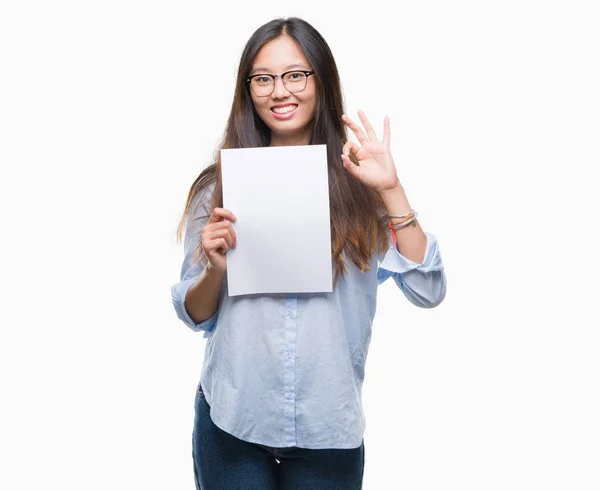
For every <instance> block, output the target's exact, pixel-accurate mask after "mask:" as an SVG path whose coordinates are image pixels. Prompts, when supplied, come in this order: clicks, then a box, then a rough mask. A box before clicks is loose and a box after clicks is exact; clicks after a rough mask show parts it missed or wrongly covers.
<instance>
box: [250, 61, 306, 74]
mask: <svg viewBox="0 0 600 490" xmlns="http://www.w3.org/2000/svg"><path fill="white" fill-rule="evenodd" d="M290 68H304V69H305V70H307V68H306V65H305V64H304V63H294V64H293V65H288V66H286V67H285V69H286V70H289V69H290ZM268 72H269V69H268V68H265V67H264V66H256V67H254V68H252V71H251V72H250V75H254V74H255V73H268Z"/></svg>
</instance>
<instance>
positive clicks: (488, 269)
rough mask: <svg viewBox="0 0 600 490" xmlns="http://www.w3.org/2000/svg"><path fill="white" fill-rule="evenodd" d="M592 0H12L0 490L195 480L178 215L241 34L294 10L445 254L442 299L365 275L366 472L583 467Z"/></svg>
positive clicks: (593, 452) (576, 475) (539, 482)
mask: <svg viewBox="0 0 600 490" xmlns="http://www.w3.org/2000/svg"><path fill="white" fill-rule="evenodd" d="M592 5H593V2H582V1H571V2H566V1H562V2H559V1H556V2H541V1H531V0H520V1H513V0H508V1H502V2H500V1H489V2H476V1H465V0H459V1H456V2H442V1H422V2H396V3H394V4H392V3H391V2H390V3H388V2H384V1H379V0H373V1H369V2H363V3H360V4H355V3H352V2H350V3H338V4H335V5H326V4H325V3H324V2H322V1H318V2H317V1H308V0H303V1H301V2H273V1H266V0H265V1H258V2H256V1H255V2H237V3H231V2H218V3H210V4H206V3H203V2H192V1H177V0H171V1H169V2H166V1H145V2H142V1H134V0H119V1H112V0H109V1H103V2H76V1H64V0H58V1H56V2H39V1H38V2H32V1H19V2H17V1H8V2H3V3H2V6H1V7H0V72H1V76H0V124H1V126H0V151H1V154H0V158H1V172H2V174H1V178H0V199H1V203H0V204H1V206H0V213H2V216H1V218H2V222H1V223H2V224H1V226H2V228H3V233H2V236H3V238H2V253H1V254H0V265H1V271H2V274H1V277H2V297H3V299H2V308H0V324H1V330H0V335H1V339H0V376H1V385H0V386H1V387H2V400H3V401H2V404H1V405H0V410H1V411H2V414H1V418H0V460H1V461H2V471H0V487H1V488H4V489H11V490H16V489H31V488H61V489H65V490H66V489H82V488H86V489H105V488H114V489H134V488H140V489H141V488H144V489H190V490H191V489H193V488H194V483H193V477H192V459H191V432H192V423H193V401H194V391H195V388H196V385H197V382H198V379H199V376H200V370H201V366H202V358H203V352H204V346H205V339H203V338H202V335H201V334H196V333H194V332H192V331H191V330H189V329H188V328H187V327H186V326H185V325H184V324H183V323H181V322H180V321H179V320H178V319H177V318H176V316H175V312H174V310H173V308H172V304H171V298H170V286H171V284H174V283H175V282H177V281H178V280H179V270H180V267H181V261H182V259H183V249H182V246H181V245H180V244H178V243H176V240H175V231H176V226H177V222H178V220H179V218H180V216H181V212H182V211H183V206H184V204H185V198H186V196H187V192H188V190H189V187H190V185H191V184H192V182H193V180H194V179H195V177H196V176H197V175H198V174H199V173H200V171H201V170H202V169H203V168H204V167H205V166H206V165H208V164H209V163H210V158H211V156H212V154H213V151H214V149H215V148H216V144H217V142H218V140H219V139H220V137H221V134H222V131H223V129H224V125H225V122H226V118H227V116H228V114H229V111H230V108H231V101H232V94H233V86H234V81H235V74H236V69H237V63H238V61H239V57H240V55H241V51H242V49H243V46H244V44H245V42H246V40H247V39H248V37H249V36H250V35H251V34H252V32H253V31H254V30H255V29H256V28H258V27H259V26H260V25H262V24H263V23H265V22H267V21H269V20H271V19H273V18H275V17H279V16H292V15H297V16H300V17H302V18H304V19H305V20H307V21H308V22H310V23H312V24H313V25H314V27H316V28H317V29H318V30H319V31H320V32H321V33H322V34H323V36H324V37H325V39H326V40H327V41H328V43H329V45H330V47H331V49H332V51H333V53H334V56H335V58H336V61H337V65H338V68H339V71H340V75H341V79H342V83H343V90H344V95H345V100H346V108H347V111H348V114H349V115H350V117H352V118H354V119H355V120H358V119H357V115H356V112H357V111H358V110H359V109H362V110H364V111H365V113H366V114H367V117H368V118H369V119H370V121H371V122H372V124H373V125H374V127H375V128H376V130H377V131H378V134H380V135H381V133H382V130H383V118H384V116H385V115H388V116H389V117H390V121H391V144H392V154H393V157H394V160H395V162H396V166H397V169H398V174H399V177H400V180H401V182H402V183H403V184H404V187H405V189H406V192H407V195H408V197H409V200H410V202H411V204H412V206H413V207H414V208H415V209H417V210H418V211H419V214H420V216H419V218H420V221H421V224H422V226H423V227H424V229H426V230H427V231H429V232H431V233H433V234H434V235H436V236H437V238H438V240H439V244H440V248H441V251H442V256H443V260H444V263H445V266H446V272H447V277H448V294H447V297H446V299H445V301H444V303H442V304H441V305H440V306H439V307H437V308H435V309H432V310H420V309H418V308H416V307H414V306H412V305H411V304H410V303H409V302H408V301H407V300H406V299H405V298H404V297H403V296H402V294H401V292H400V290H399V289H398V288H397V287H396V285H395V284H394V283H393V281H391V280H390V281H388V282H387V283H385V284H384V285H382V286H381V287H380V290H379V298H378V310H377V316H376V319H375V323H374V325H373V336H372V341H371V346H370V352H369V357H368V360H367V366H366V378H365V385H364V405H365V411H366V417H367V430H366V434H365V448H366V466H365V480H364V488H365V489H367V490H380V489H381V490H387V489H390V490H395V489H406V490H430V489H431V490H432V489H435V490H439V489H450V488H460V489H461V490H481V489H486V490H495V489H502V490H504V489H508V488H510V489H524V490H525V489H527V490H529V489H534V488H535V489H537V488H540V489H541V488H543V489H574V488H576V489H578V490H587V489H590V490H591V489H597V488H600V474H599V473H598V461H600V447H599V446H598V440H599V439H600V422H599V418H598V413H600V397H599V393H598V387H599V373H600V361H599V360H598V351H599V347H600V345H599V343H600V342H599V341H600V334H599V333H598V327H599V326H600V322H599V318H598V313H597V308H596V307H595V306H594V304H595V300H596V296H597V293H598V284H597V283H598V259H597V245H598V224H597V217H596V213H597V211H598V209H599V208H600V207H599V206H598V200H597V197H596V180H595V178H593V175H595V174H594V173H593V172H594V170H595V169H596V168H597V167H598V164H599V163H600V158H599V148H598V136H599V134H600V133H599V129H600V127H599V126H600V124H599V118H598V114H599V113H600V112H599V109H600V103H599V102H600V101H599V92H598V87H600V77H599V64H598V59H599V57H598V54H599V53H598V46H600V39H599V34H598V21H599V19H598V15H597V12H596V11H595V10H594V9H593V8H592Z"/></svg>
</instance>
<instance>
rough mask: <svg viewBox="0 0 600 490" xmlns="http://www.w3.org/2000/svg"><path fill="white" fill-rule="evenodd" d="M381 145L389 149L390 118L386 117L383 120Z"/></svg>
mask: <svg viewBox="0 0 600 490" xmlns="http://www.w3.org/2000/svg"><path fill="white" fill-rule="evenodd" d="M383 144H384V145H385V146H386V147H387V148H389V147H390V118H389V117H387V116H385V117H384V118H383Z"/></svg>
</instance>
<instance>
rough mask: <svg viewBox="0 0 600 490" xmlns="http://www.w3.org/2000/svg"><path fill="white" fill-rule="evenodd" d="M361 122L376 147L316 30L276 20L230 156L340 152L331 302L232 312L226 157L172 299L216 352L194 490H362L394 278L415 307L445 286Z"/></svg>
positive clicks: (203, 391) (239, 303)
mask: <svg viewBox="0 0 600 490" xmlns="http://www.w3.org/2000/svg"><path fill="white" fill-rule="evenodd" d="M359 116H360V120H361V122H362V125H363V126H364V131H363V129H361V128H360V127H359V126H358V124H356V123H355V122H354V121H352V120H351V119H350V118H348V117H346V116H345V115H344V114H343V100H342V95H341V89H340V81H339V76H338V72H337V68H336V64H335V61H334V58H333V56H332V54H331V51H330V50H329V47H328V46H327V43H326V42H325V40H324V39H323V38H322V37H321V35H320V34H319V33H318V32H317V31H316V30H315V29H314V28H313V27H312V26H311V25H309V24H308V23H306V22H305V21H303V20H301V19H299V18H288V19H276V20H273V21H271V22H268V23H267V24H265V25H263V26H262V27H260V28H259V29H258V30H257V31H256V32H255V33H254V34H253V35H252V36H251V38H250V39H249V41H248V43H247V44H246V47H245V49H244V52H243V54H242V56H241V60H240V64H239V69H238V76H237V84H236V89H235V95H234V100H233V106H232V109H231V114H230V116H229V120H228V123H227V127H226V130H225V134H224V140H223V143H222V145H221V148H248V147H264V146H282V145H286V146H290V145H312V144H326V145H327V158H328V173H329V184H330V217H331V237H332V247H331V248H332V250H331V252H332V260H333V262H332V263H333V264H334V265H335V275H334V288H333V292H331V293H298V294H261V295H241V296H234V297H229V296H228V294H227V284H226V282H227V279H226V274H225V272H226V268H227V262H226V253H227V250H229V249H230V248H231V247H235V246H236V245H237V243H236V234H235V228H234V226H233V223H235V221H236V217H235V215H234V213H235V210H227V209H223V208H222V205H223V200H222V188H221V162H220V157H219V152H218V151H217V152H216V153H215V159H214V163H213V164H212V165H210V166H209V167H207V168H206V169H205V170H204V171H203V172H202V173H201V174H200V175H199V177H198V178H197V179H196V181H195V182H194V184H193V185H192V187H191V189H190V192H189V195H188V200H187V203H186V208H185V212H184V216H183V218H182V221H181V223H180V227H179V230H178V237H179V238H181V233H182V229H183V226H184V223H187V226H186V234H185V243H184V250H185V259H184V262H183V266H182V270H181V282H179V283H178V284H175V285H174V286H173V287H172V298H173V304H174V307H175V310H176V312H177V315H178V317H179V318H180V319H181V320H183V321H184V322H185V323H186V324H187V325H188V326H189V327H190V328H191V329H193V330H195V331H204V336H205V338H208V340H207V345H206V353H205V358H204V366H203V369H202V374H201V377H200V382H199V385H198V390H197V393H196V400H195V410H196V416H195V421H194V431H193V440H192V442H193V444H192V447H193V459H194V470H195V477H196V485H197V488H202V489H208V490H213V489H216V490H220V489H238V488H239V489H244V490H248V489H261V490H264V489H278V488H282V489H292V488H302V489H313V488H314V489H323V488H330V489H338V488H339V489H344V490H348V489H354V488H361V487H362V478H363V469H364V441H363V433H364V429H365V420H364V415H363V410H362V399H361V392H362V383H363V379H364V366H365V361H366V357H367V351H368V346H369V342H370V338H371V324H372V321H373V317H374V315H375V304H376V294H377V286H378V284H381V283H382V282H383V281H385V280H386V279H388V278H389V277H393V278H394V280H395V282H396V283H397V285H398V287H399V289H400V290H401V291H402V292H403V293H404V295H405V296H406V298H408V300H409V301H410V302H412V303H413V304H415V305H417V306H420V307H425V308H430V307H434V306H436V305H437V304H439V303H440V302H441V301H442V300H443V298H444V296H445V291H446V278H445V273H444V270H443V265H442V260H441V257H440V252H439V249H438V247H437V241H436V239H435V237H434V236H433V235H431V234H429V233H425V232H424V231H423V230H422V229H421V226H420V225H419V222H418V221H417V220H416V217H417V215H416V212H414V211H413V210H411V207H410V205H409V203H408V200H407V198H406V195H405V193H404V190H403V188H402V185H401V184H400V181H399V179H398V176H397V174H396V168H395V165H394V162H393V159H392V155H391V154H390V128H389V120H388V118H387V117H386V118H385V120H384V134H383V139H382V140H381V141H380V140H379V139H378V138H377V135H376V134H375V132H374V130H373V128H372V127H371V125H370V124H369V121H368V120H367V118H366V116H365V115H364V114H362V113H359ZM346 126H348V128H350V130H352V131H353V132H354V134H355V135H356V137H357V138H358V141H359V142H360V145H357V144H355V143H352V142H351V141H349V140H348V138H347V134H346ZM188 216H189V218H188V219H187V220H186V218H187V217H188ZM393 227H395V228H397V229H393ZM378 261H380V262H381V263H380V264H379V265H378Z"/></svg>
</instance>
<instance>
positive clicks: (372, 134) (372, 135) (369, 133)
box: [358, 111, 379, 141]
mask: <svg viewBox="0 0 600 490" xmlns="http://www.w3.org/2000/svg"><path fill="white" fill-rule="evenodd" d="M358 117H360V120H361V122H362V123H363V126H364V127H365V129H366V130H367V136H368V137H369V139H370V140H371V141H379V140H378V139H377V135H376V134H375V130H374V129H373V126H371V123H370V122H369V120H368V119H367V116H366V115H365V113H364V112H363V111H358Z"/></svg>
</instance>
